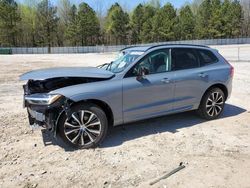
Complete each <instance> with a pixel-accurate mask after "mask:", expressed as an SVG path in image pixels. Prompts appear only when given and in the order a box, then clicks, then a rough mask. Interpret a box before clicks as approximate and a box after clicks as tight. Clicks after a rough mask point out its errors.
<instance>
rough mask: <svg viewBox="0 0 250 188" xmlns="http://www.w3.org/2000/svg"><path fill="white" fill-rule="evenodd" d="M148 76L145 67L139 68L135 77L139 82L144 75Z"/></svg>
mask: <svg viewBox="0 0 250 188" xmlns="http://www.w3.org/2000/svg"><path fill="white" fill-rule="evenodd" d="M148 74H149V70H148V68H146V67H139V69H138V71H137V76H136V79H137V80H141V79H143V78H144V77H145V75H148Z"/></svg>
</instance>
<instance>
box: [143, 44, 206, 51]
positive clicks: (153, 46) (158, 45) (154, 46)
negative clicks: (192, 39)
mask: <svg viewBox="0 0 250 188" xmlns="http://www.w3.org/2000/svg"><path fill="white" fill-rule="evenodd" d="M160 46H194V47H204V48H210V47H208V46H205V45H198V44H197V45H196V44H157V45H152V46H150V47H149V48H148V49H147V50H150V49H152V48H156V47H160Z"/></svg>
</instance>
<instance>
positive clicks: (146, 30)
mask: <svg viewBox="0 0 250 188" xmlns="http://www.w3.org/2000/svg"><path fill="white" fill-rule="evenodd" d="M156 11H157V9H156V8H155V7H153V6H152V5H145V6H144V18H143V24H142V31H141V34H140V36H139V37H140V40H141V41H142V42H143V43H146V42H153V41H154V38H153V36H154V33H153V19H154V16H155V14H156Z"/></svg>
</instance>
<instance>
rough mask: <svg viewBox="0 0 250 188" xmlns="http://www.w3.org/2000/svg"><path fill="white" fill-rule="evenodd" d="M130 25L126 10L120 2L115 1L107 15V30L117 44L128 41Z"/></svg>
mask: <svg viewBox="0 0 250 188" xmlns="http://www.w3.org/2000/svg"><path fill="white" fill-rule="evenodd" d="M128 27H129V15H128V14H127V13H126V12H124V11H123V10H122V8H121V6H120V5H119V4H118V3H115V4H114V5H112V6H111V8H110V9H109V10H108V15H107V17H106V24H105V31H106V33H107V34H108V35H109V36H110V37H111V41H112V42H115V44H125V43H126V42H127V40H126V39H127V35H128Z"/></svg>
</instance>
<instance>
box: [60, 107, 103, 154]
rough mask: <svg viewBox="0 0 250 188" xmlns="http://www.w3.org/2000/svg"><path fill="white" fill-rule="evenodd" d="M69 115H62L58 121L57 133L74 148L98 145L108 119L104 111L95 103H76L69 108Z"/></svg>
mask: <svg viewBox="0 0 250 188" xmlns="http://www.w3.org/2000/svg"><path fill="white" fill-rule="evenodd" d="M71 111H72V114H71V117H69V118H68V117H67V116H66V115H64V116H63V117H62V118H61V119H60V121H59V124H58V126H59V135H60V136H61V138H62V140H63V141H64V142H65V143H66V144H68V145H70V146H72V147H75V148H81V149H88V148H93V147H96V146H98V145H99V144H100V143H101V142H102V140H103V139H104V138H105V136H106V134H107V129H108V121H107V118H106V115H105V113H104V111H103V110H102V109H101V108H100V107H98V106H97V105H95V104H78V105H76V106H73V107H72V108H71Z"/></svg>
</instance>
